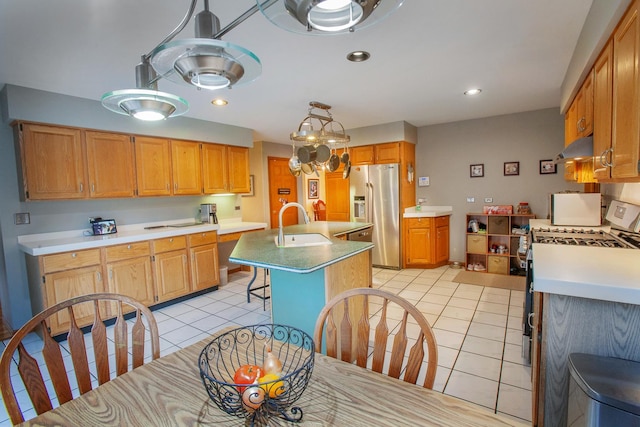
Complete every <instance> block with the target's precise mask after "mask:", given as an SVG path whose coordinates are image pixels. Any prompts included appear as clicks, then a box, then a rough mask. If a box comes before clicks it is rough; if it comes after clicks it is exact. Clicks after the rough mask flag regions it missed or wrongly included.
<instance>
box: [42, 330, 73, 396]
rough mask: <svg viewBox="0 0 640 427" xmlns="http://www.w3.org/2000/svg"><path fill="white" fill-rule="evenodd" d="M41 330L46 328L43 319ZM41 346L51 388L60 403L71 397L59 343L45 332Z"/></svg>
mask: <svg viewBox="0 0 640 427" xmlns="http://www.w3.org/2000/svg"><path fill="white" fill-rule="evenodd" d="M41 325H42V330H43V331H46V330H47V325H46V324H45V322H44V320H43V321H42V323H41ZM42 340H43V342H44V343H43V347H42V356H43V357H44V361H45V363H46V365H47V370H48V371H49V377H51V383H52V384H53V389H54V390H55V392H56V396H58V402H60V404H61V405H62V404H63V403H67V402H68V401H70V400H71V399H73V395H72V394H71V385H70V384H69V377H68V376H67V370H66V369H65V366H64V362H63V360H62V352H61V351H60V344H58V343H57V342H56V340H54V339H53V338H52V337H51V335H49V334H47V333H43V334H42Z"/></svg>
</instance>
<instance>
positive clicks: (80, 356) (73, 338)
mask: <svg viewBox="0 0 640 427" xmlns="http://www.w3.org/2000/svg"><path fill="white" fill-rule="evenodd" d="M68 310H69V323H70V326H69V335H68V336H67V341H68V342H69V349H70V350H71V360H72V361H73V370H74V371H75V373H76V379H77V380H78V389H80V394H85V393H86V392H88V391H90V390H91V389H92V387H91V373H90V372H89V362H88V361H87V347H86V346H85V342H84V334H83V333H82V331H81V330H80V328H79V327H78V323H77V322H76V317H75V315H74V314H73V306H70V307H68Z"/></svg>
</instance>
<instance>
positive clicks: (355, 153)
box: [340, 145, 375, 166]
mask: <svg viewBox="0 0 640 427" xmlns="http://www.w3.org/2000/svg"><path fill="white" fill-rule="evenodd" d="M340 154H341V153H340ZM349 160H351V164H352V165H353V166H358V165H372V164H373V163H374V162H375V154H374V148H373V145H360V146H358V147H351V148H349Z"/></svg>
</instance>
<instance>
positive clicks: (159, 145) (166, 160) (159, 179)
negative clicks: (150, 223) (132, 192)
mask: <svg viewBox="0 0 640 427" xmlns="http://www.w3.org/2000/svg"><path fill="white" fill-rule="evenodd" d="M135 153H136V177H137V181H138V196H170V195H171V147H170V144H169V141H168V140H166V139H161V138H148V137H140V136H138V137H136V138H135Z"/></svg>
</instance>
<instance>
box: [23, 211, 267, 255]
mask: <svg viewBox="0 0 640 427" xmlns="http://www.w3.org/2000/svg"><path fill="white" fill-rule="evenodd" d="M191 222H194V220H193V218H188V219H178V220H171V221H162V222H152V223H142V224H132V225H123V226H120V225H118V226H117V228H118V232H117V233H115V234H108V235H104V236H93V235H88V236H86V235H84V233H85V232H87V230H86V229H85V230H71V231H61V232H55V233H41V234H28V235H24V236H18V247H19V248H20V250H21V251H22V252H24V253H26V254H29V255H32V256H40V255H48V254H53V253H59V252H67V251H77V250H81V249H91V248H100V247H103V246H111V245H119V244H122V243H132V242H139V241H143V240H152V239H161V238H164V237H172V236H182V235H185V234H192V233H199V232H205V231H217V232H218V234H227V233H236V232H241V231H248V230H255V229H261V228H266V226H267V225H266V224H265V223H259V222H242V220H240V219H237V218H235V219H230V220H220V223H219V224H197V225H196V224H195V223H194V225H192V226H188V227H175V228H174V227H164V228H154V229H151V230H146V229H145V227H150V226H158V225H174V224H185V223H191Z"/></svg>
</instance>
